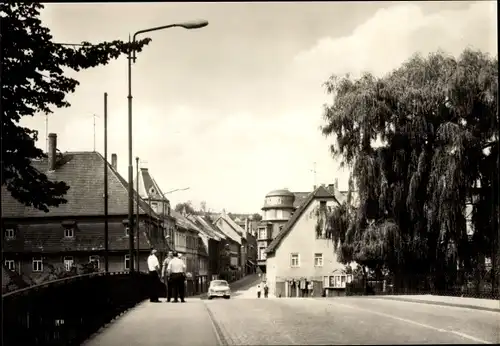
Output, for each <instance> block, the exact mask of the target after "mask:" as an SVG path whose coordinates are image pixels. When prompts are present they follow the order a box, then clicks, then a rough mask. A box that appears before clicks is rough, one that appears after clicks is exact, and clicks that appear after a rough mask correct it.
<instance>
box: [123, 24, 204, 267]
mask: <svg viewBox="0 0 500 346" xmlns="http://www.w3.org/2000/svg"><path fill="white" fill-rule="evenodd" d="M207 25H208V22H207V21H206V20H197V21H192V22H184V23H178V24H170V25H164V26H157V27H154V28H149V29H144V30H139V31H137V32H136V33H135V34H134V35H133V38H132V41H131V42H130V37H129V43H131V44H130V45H129V51H128V97H127V98H128V227H129V230H130V232H133V230H134V227H133V224H134V186H133V184H134V183H133V173H134V168H133V167H132V63H133V62H134V63H135V59H136V57H135V53H136V48H135V42H136V41H135V39H136V37H137V35H139V34H144V33H146V32H151V31H157V30H163V29H169V28H174V27H180V28H184V29H199V28H203V27H205V26H207ZM129 255H130V272H133V271H134V235H133V234H130V235H129Z"/></svg>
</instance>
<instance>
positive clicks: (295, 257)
mask: <svg viewBox="0 0 500 346" xmlns="http://www.w3.org/2000/svg"><path fill="white" fill-rule="evenodd" d="M290 267H292V268H297V267H300V255H299V254H298V253H292V254H290Z"/></svg>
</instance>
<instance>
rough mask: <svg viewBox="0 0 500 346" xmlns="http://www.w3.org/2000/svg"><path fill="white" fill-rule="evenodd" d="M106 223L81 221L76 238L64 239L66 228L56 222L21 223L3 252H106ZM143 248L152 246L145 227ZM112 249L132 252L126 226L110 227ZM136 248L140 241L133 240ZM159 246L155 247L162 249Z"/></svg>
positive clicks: (119, 223) (141, 245) (142, 236)
mask: <svg viewBox="0 0 500 346" xmlns="http://www.w3.org/2000/svg"><path fill="white" fill-rule="evenodd" d="M102 230H103V222H100V223H96V222H78V223H77V224H76V228H75V231H74V232H75V233H74V238H72V239H66V238H64V227H63V225H61V224H59V226H57V225H55V222H49V223H47V222H40V223H38V224H33V223H30V224H19V225H17V227H16V238H15V239H12V240H9V241H3V242H2V249H3V251H4V252H36V253H40V252H44V253H51V252H61V251H100V250H104V232H103V231H102ZM140 230H141V232H140V234H139V244H140V249H144V250H149V249H150V248H151V243H150V240H149V239H148V238H146V235H145V234H146V230H147V229H146V228H145V226H144V225H143V224H141V226H140ZM108 236H109V238H108V239H109V242H108V244H109V250H110V251H121V250H128V249H129V238H128V236H126V235H125V226H124V225H123V224H122V223H121V222H109V224H108ZM134 241H135V246H136V247H137V240H136V239H134ZM159 245H160V244H153V246H154V247H160V246H159Z"/></svg>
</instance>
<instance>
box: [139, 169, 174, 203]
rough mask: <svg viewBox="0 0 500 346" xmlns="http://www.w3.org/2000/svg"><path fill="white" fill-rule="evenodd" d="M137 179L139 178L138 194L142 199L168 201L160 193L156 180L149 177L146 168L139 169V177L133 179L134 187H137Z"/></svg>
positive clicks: (149, 174)
mask: <svg viewBox="0 0 500 346" xmlns="http://www.w3.org/2000/svg"><path fill="white" fill-rule="evenodd" d="M138 178H139V188H138V192H139V195H140V196H141V197H142V198H144V199H147V198H150V199H153V200H165V201H168V199H167V198H166V197H165V195H164V193H163V192H162V190H161V188H160V186H159V185H158V183H157V182H156V180H155V179H154V178H153V177H152V176H151V173H150V172H149V170H148V169H147V168H141V169H140V172H139V175H138V176H136V177H135V179H134V187H136V186H137V179H138Z"/></svg>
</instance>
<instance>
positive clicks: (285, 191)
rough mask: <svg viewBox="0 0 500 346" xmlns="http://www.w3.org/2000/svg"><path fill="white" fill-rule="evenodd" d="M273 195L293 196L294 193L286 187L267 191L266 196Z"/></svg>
mask: <svg viewBox="0 0 500 346" xmlns="http://www.w3.org/2000/svg"><path fill="white" fill-rule="evenodd" d="M274 196H280V197H281V196H291V197H294V194H293V193H291V192H290V191H289V190H288V189H280V190H273V191H271V192H269V193H268V194H267V195H266V197H274Z"/></svg>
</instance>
